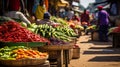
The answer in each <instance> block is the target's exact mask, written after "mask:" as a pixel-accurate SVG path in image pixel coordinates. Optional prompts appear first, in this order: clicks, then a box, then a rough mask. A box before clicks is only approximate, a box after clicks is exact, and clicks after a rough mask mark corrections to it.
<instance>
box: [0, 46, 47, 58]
mask: <svg viewBox="0 0 120 67" xmlns="http://www.w3.org/2000/svg"><path fill="white" fill-rule="evenodd" d="M47 56H48V54H47V53H42V52H39V51H37V50H32V49H31V48H28V47H24V46H12V47H7V46H6V47H4V48H1V49H0V59H1V60H19V59H34V58H36V59H39V58H46V57H47Z"/></svg>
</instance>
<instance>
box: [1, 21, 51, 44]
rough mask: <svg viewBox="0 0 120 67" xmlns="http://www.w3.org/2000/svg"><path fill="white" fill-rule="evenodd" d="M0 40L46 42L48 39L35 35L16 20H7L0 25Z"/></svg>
mask: <svg viewBox="0 0 120 67" xmlns="http://www.w3.org/2000/svg"><path fill="white" fill-rule="evenodd" d="M0 41H2V42H48V43H50V41H49V40H47V39H45V38H44V37H41V36H40V35H37V34H35V33H33V32H31V31H29V30H27V29H26V28H25V27H22V26H21V25H20V24H19V23H18V22H14V21H9V22H5V23H3V24H1V25H0Z"/></svg>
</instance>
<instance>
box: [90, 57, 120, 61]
mask: <svg viewBox="0 0 120 67" xmlns="http://www.w3.org/2000/svg"><path fill="white" fill-rule="evenodd" d="M88 61H89V62H120V56H96V57H94V58H92V59H90V60H88Z"/></svg>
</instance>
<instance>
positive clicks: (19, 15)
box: [4, 0, 109, 41]
mask: <svg viewBox="0 0 120 67" xmlns="http://www.w3.org/2000/svg"><path fill="white" fill-rule="evenodd" d="M13 4H14V5H13ZM7 8H8V9H9V10H7V11H6V12H5V13H4V16H7V17H11V18H14V19H20V20H22V21H24V22H25V23H27V25H29V24H31V22H30V20H28V19H27V17H26V15H25V14H24V12H25V8H24V3H23V1H22V0H11V1H9V0H8V2H7ZM32 8H33V9H32V16H31V18H32V20H35V21H36V24H37V25H39V24H49V25H53V24H54V22H52V21H50V16H51V14H50V13H49V12H48V10H46V8H45V3H44V0H34V5H33V7H32ZM98 10H99V11H98V19H97V21H94V20H95V18H96V17H95V16H94V15H93V14H92V15H91V14H90V13H89V11H88V10H86V9H85V10H84V11H83V13H76V12H74V11H73V10H72V8H67V9H65V11H64V12H60V13H59V17H61V18H63V19H65V20H67V21H68V23H73V24H75V25H80V26H83V27H84V32H85V35H88V33H89V32H88V31H87V30H86V28H87V27H88V26H90V25H92V24H95V25H97V27H98V33H99V40H100V41H108V36H107V33H108V27H109V14H108V13H107V12H106V11H105V10H103V7H102V6H98ZM91 18H92V19H91Z"/></svg>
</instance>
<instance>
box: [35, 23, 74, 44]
mask: <svg viewBox="0 0 120 67" xmlns="http://www.w3.org/2000/svg"><path fill="white" fill-rule="evenodd" d="M35 32H36V33H38V34H40V35H41V36H43V37H45V38H48V39H50V38H51V37H52V38H55V39H58V40H63V41H65V42H69V41H71V38H70V37H73V36H76V34H75V32H74V31H73V30H72V29H71V28H68V27H59V26H58V27H55V28H53V27H52V26H49V25H47V24H42V25H39V26H38V27H37V28H36V30H35Z"/></svg>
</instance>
